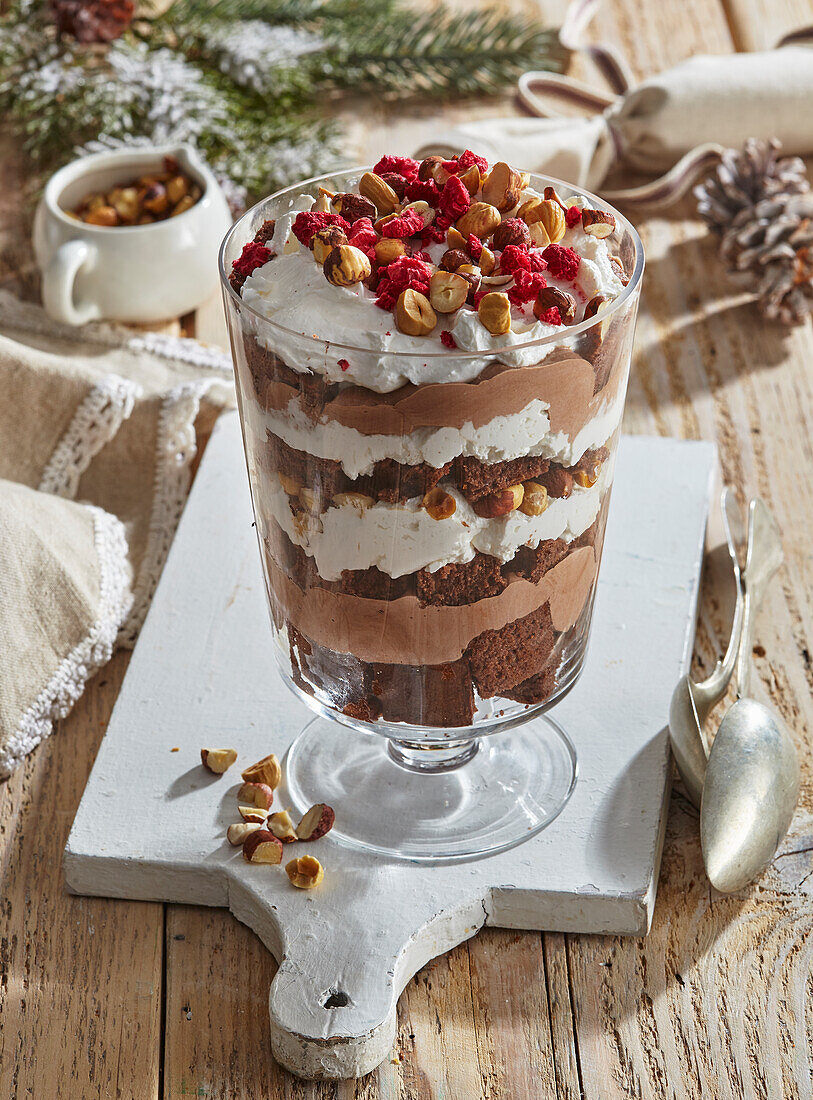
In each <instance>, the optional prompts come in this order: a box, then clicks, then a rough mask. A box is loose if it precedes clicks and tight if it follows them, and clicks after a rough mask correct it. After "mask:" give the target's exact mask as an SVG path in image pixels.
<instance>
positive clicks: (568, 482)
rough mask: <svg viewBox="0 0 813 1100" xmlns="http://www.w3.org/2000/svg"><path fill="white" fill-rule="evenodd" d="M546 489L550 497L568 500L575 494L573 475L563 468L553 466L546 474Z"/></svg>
mask: <svg viewBox="0 0 813 1100" xmlns="http://www.w3.org/2000/svg"><path fill="white" fill-rule="evenodd" d="M545 488H546V489H547V490H548V496H549V497H555V498H556V499H557V500H561V499H565V500H566V499H567V498H568V497H569V496H570V495H571V493H572V492H573V474H571V472H570V470H564V469H563V468H562V467H561V466H551V468H550V469H549V470H548V472H547V473H546V474H545Z"/></svg>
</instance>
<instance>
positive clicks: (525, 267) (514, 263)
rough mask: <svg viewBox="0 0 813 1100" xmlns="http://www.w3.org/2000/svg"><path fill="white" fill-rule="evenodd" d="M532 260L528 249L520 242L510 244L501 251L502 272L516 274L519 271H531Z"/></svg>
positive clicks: (503, 273) (502, 273)
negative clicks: (522, 246) (521, 245)
mask: <svg viewBox="0 0 813 1100" xmlns="http://www.w3.org/2000/svg"><path fill="white" fill-rule="evenodd" d="M530 270H531V260H530V257H529V256H528V252H527V250H526V249H524V248H521V247H520V245H518V244H509V245H508V247H507V248H504V249H503V250H502V252H501V253H500V274H501V275H514V276H516V273H517V272H518V271H530Z"/></svg>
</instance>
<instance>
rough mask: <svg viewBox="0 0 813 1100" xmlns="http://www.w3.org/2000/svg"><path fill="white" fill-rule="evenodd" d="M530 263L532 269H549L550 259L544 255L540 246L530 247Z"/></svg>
mask: <svg viewBox="0 0 813 1100" xmlns="http://www.w3.org/2000/svg"><path fill="white" fill-rule="evenodd" d="M528 263H529V264H530V265H531V271H547V270H548V261H547V260H546V259H545V257H544V256H543V255H542V252H541V250H540V249H538V248H529V249H528Z"/></svg>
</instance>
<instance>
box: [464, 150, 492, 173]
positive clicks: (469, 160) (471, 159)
mask: <svg viewBox="0 0 813 1100" xmlns="http://www.w3.org/2000/svg"><path fill="white" fill-rule="evenodd" d="M457 163H458V164H459V165H460V167H461V168H462V169H463V171H464V172H465V170H466V169H467V168H471V166H472V165H473V164H476V165H477V167H478V168H479V169H480V175H481V176H484V175H485V174H486V172H487V171H488V161H487V160H486V158H485V157H478V156H477V154H476V153H472V151H471V149H466V150H465V152H463V153H461V154H460V156H459V157H458V158H457Z"/></svg>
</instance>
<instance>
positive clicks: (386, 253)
mask: <svg viewBox="0 0 813 1100" xmlns="http://www.w3.org/2000/svg"><path fill="white" fill-rule="evenodd" d="M405 255H406V245H405V244H404V242H403V241H402V240H400V239H399V238H398V237H382V238H381V240H380V241H376V242H375V262H376V263H377V264H380V266H381V267H386V266H387V264H391V263H394V262H395V260H398V259H400V257H401V256H405Z"/></svg>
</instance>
